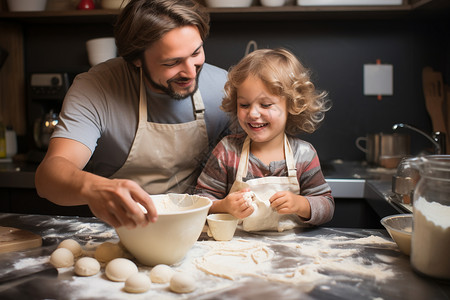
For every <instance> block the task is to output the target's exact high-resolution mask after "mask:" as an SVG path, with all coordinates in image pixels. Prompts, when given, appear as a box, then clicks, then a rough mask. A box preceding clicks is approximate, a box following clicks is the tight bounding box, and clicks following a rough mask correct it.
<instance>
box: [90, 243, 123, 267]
mask: <svg viewBox="0 0 450 300" xmlns="http://www.w3.org/2000/svg"><path fill="white" fill-rule="evenodd" d="M124 254H125V253H124V251H123V249H122V247H120V245H119V244H115V243H111V242H104V243H102V244H100V245H99V246H98V247H97V249H96V250H95V254H94V257H95V258H96V259H97V260H98V261H99V262H102V263H107V262H110V261H111V260H113V259H115V258H119V257H124Z"/></svg>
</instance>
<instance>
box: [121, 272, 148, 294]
mask: <svg viewBox="0 0 450 300" xmlns="http://www.w3.org/2000/svg"><path fill="white" fill-rule="evenodd" d="M150 286H151V281H150V277H148V276H147V274H144V273H134V274H133V275H131V276H130V277H128V279H127V280H126V281H125V291H126V292H128V293H144V292H146V291H148V290H149V289H150Z"/></svg>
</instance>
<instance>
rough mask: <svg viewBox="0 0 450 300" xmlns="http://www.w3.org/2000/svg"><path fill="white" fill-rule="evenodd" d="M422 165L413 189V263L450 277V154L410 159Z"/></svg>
mask: <svg viewBox="0 0 450 300" xmlns="http://www.w3.org/2000/svg"><path fill="white" fill-rule="evenodd" d="M411 164H412V166H413V167H415V168H417V169H419V171H420V180H419V182H418V183H417V185H416V188H415V190H414V202H413V218H414V221H413V226H414V227H413V234H412V240H411V265H412V267H413V269H414V270H415V271H416V272H418V273H419V274H422V275H427V276H430V277H434V278H439V279H444V280H450V259H449V253H450V155H429V156H423V157H418V158H416V159H413V160H412V161H411Z"/></svg>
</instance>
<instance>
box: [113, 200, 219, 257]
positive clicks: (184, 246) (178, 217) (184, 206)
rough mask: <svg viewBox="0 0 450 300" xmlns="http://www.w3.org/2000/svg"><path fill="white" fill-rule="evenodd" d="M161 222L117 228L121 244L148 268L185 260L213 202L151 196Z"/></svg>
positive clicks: (200, 231)
mask: <svg viewBox="0 0 450 300" xmlns="http://www.w3.org/2000/svg"><path fill="white" fill-rule="evenodd" d="M151 198H152V200H153V203H155V206H156V208H157V211H158V221H156V222H155V223H149V224H148V225H147V226H145V227H136V228H134V229H128V228H126V227H119V228H116V232H117V234H118V235H119V237H120V241H121V242H122V244H123V245H124V246H125V247H126V248H127V249H128V251H130V253H131V254H133V255H134V257H136V258H137V260H139V261H140V262H141V263H143V264H144V265H148V266H155V265H158V264H166V265H172V264H174V263H177V262H179V261H180V260H182V259H183V257H184V256H185V255H186V253H187V252H188V251H189V249H191V247H192V245H194V243H195V242H196V241H197V239H198V237H199V236H200V234H201V233H202V230H203V227H204V225H205V222H206V215H207V214H208V210H209V208H210V207H211V204H212V201H211V200H210V199H208V198H205V197H200V196H196V195H186V194H167V195H151Z"/></svg>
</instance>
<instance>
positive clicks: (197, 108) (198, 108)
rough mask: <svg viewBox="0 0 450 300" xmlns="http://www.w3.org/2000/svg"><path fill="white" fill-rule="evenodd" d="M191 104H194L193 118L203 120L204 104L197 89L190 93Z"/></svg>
mask: <svg viewBox="0 0 450 300" xmlns="http://www.w3.org/2000/svg"><path fill="white" fill-rule="evenodd" d="M192 105H193V106H194V115H195V119H196V120H203V119H204V118H205V105H204V104H203V99H202V97H201V95H200V92H199V90H198V89H197V90H196V91H195V93H194V95H192Z"/></svg>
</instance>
